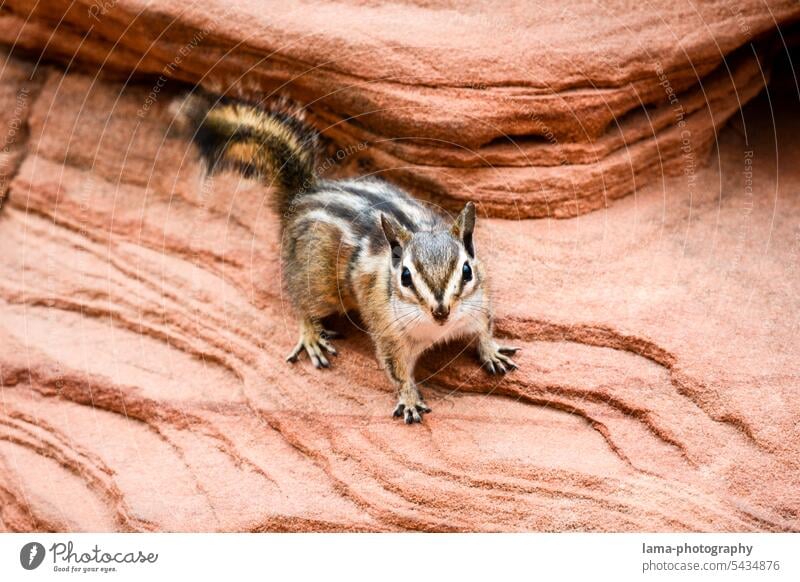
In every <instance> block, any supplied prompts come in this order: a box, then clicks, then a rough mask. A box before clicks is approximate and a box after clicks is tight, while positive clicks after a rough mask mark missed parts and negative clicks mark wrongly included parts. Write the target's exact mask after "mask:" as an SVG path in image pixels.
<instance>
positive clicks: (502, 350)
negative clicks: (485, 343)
mask: <svg viewBox="0 0 800 582" xmlns="http://www.w3.org/2000/svg"><path fill="white" fill-rule="evenodd" d="M521 349H522V348H514V347H510V346H500V347H498V348H497V351H498V352H500V353H501V354H508V355H509V356H513V355H514V354H516V353H517V352H518V351H520V350H521Z"/></svg>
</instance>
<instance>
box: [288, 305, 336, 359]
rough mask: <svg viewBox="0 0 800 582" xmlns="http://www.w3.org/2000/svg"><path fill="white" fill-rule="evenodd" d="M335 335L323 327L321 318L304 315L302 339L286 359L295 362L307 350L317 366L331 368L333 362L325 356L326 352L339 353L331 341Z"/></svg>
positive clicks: (301, 322)
mask: <svg viewBox="0 0 800 582" xmlns="http://www.w3.org/2000/svg"><path fill="white" fill-rule="evenodd" d="M334 335H335V334H334V333H333V332H329V331H327V330H325V329H323V327H322V324H321V323H320V322H319V320H317V319H313V318H310V317H304V318H303V319H301V320H300V339H299V340H298V341H297V344H296V345H295V346H294V349H293V350H292V351H291V353H290V354H289V356H288V357H287V358H286V361H287V362H291V363H295V362H296V361H297V360H298V359H299V357H300V354H302V353H303V351H305V352H306V353H307V354H308V357H309V358H310V359H311V363H312V364H314V367H315V368H329V367H330V365H331V363H330V360H328V358H327V357H326V356H325V352H327V353H329V354H331V355H332V356H335V355H336V354H337V352H336V348H334V347H333V345H332V344H331V342H330V341H329V340H330V338H331V337H333V336H334Z"/></svg>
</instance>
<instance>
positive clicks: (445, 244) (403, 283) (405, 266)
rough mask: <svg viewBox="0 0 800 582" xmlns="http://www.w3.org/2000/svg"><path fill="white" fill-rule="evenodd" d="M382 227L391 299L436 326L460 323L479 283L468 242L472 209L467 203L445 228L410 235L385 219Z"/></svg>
mask: <svg viewBox="0 0 800 582" xmlns="http://www.w3.org/2000/svg"><path fill="white" fill-rule="evenodd" d="M381 226H382V227H383V233H384V234H385V235H386V240H387V241H389V245H390V247H391V250H392V254H391V257H392V266H391V274H392V280H393V282H394V284H393V285H392V289H393V295H394V297H396V298H397V299H398V300H399V301H401V302H403V303H406V304H411V305H416V306H418V308H419V311H421V312H422V313H423V314H424V316H425V317H428V318H430V320H431V321H433V322H435V323H437V324H439V325H445V324H446V323H448V322H449V321H452V320H454V319H457V318H460V317H461V315H462V314H463V313H462V312H463V308H464V307H469V303H468V301H469V298H470V297H471V296H473V295H475V293H476V292H477V291H478V290H479V289H480V287H481V283H482V280H483V276H482V271H481V268H480V265H479V263H478V260H477V258H476V256H475V245H474V243H473V240H472V234H473V231H474V230H475V205H474V204H473V203H472V202H468V203H467V205H466V206H465V207H464V210H462V211H461V214H459V215H458V217H457V218H456V220H455V222H454V223H453V224H452V226H451V227H450V228H443V229H441V230H433V231H421V232H415V233H411V232H409V231H408V230H406V229H405V228H403V227H402V226H401V225H400V224H399V223H398V222H397V221H396V220H394V219H393V218H391V217H389V216H387V215H381ZM465 303H466V305H465Z"/></svg>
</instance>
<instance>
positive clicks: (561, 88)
mask: <svg viewBox="0 0 800 582" xmlns="http://www.w3.org/2000/svg"><path fill="white" fill-rule="evenodd" d="M798 18H800V4H798V2H797V0H743V1H736V2H732V1H731V0H702V1H696V0H691V1H690V0H679V1H677V2H639V1H632V0H604V1H603V2H597V1H596V0H577V1H572V2H568V3H565V2H560V1H546V2H536V3H535V4H533V5H532V4H531V3H530V2H529V1H528V0H518V1H513V2H486V1H484V0H476V1H473V2H467V3H464V2H434V3H426V2H419V3H417V2H408V3H400V4H398V3H390V4H386V5H381V4H380V3H374V2H347V3H342V2H314V3H307V2H299V3H298V2H263V1H256V0H237V1H236V2H230V1H229V0H209V1H206V2H202V3H200V2H191V3H188V4H187V2H185V1H184V0H161V1H159V2H158V7H157V9H156V8H155V7H154V5H153V4H152V3H151V2H146V1H145V0H69V1H67V0H43V1H40V2H36V3H31V2H30V1H29V0H8V1H7V2H6V3H5V4H4V12H2V13H0V41H3V42H5V43H7V44H13V45H14V46H17V47H19V48H20V49H28V50H30V51H31V52H32V53H33V54H35V55H36V56H37V58H38V57H39V56H40V55H44V56H45V58H49V59H56V60H59V61H61V62H63V63H69V64H70V65H71V66H73V67H77V68H80V67H84V68H88V69H90V70H91V71H92V74H94V73H95V72H96V71H98V70H99V71H101V72H102V74H104V75H113V76H116V77H118V78H120V79H123V80H126V81H130V80H131V79H132V78H136V77H138V76H140V75H164V76H165V77H167V78H170V79H180V80H183V81H188V82H191V83H193V84H194V83H200V84H201V85H203V86H205V87H207V88H209V89H211V90H213V91H215V92H225V93H228V94H232V95H236V96H242V97H247V98H250V99H262V98H264V97H265V96H266V95H269V94H271V93H273V92H276V91H279V92H281V93H287V94H289V95H291V96H293V97H295V98H296V99H298V100H299V101H301V102H303V103H305V104H307V106H308V107H309V108H310V110H311V112H312V113H313V114H314V116H315V118H316V120H315V121H316V124H317V125H318V127H319V128H320V129H321V130H323V133H324V134H325V135H326V136H328V137H330V138H331V139H332V140H334V141H335V142H337V143H338V144H340V145H342V146H348V147H349V148H354V149H352V150H348V151H352V153H351V154H350V155H348V162H349V163H350V164H351V165H352V166H353V167H359V168H360V169H362V170H364V169H372V170H374V171H379V172H385V173H387V174H388V175H390V176H392V177H393V178H394V179H395V180H396V181H400V182H402V183H404V184H406V185H408V186H410V187H414V188H415V189H416V190H417V193H418V194H419V195H421V196H425V197H428V198H430V199H433V200H435V201H436V202H438V203H440V204H442V205H444V206H447V207H448V208H450V209H451V210H454V209H456V208H458V207H460V206H462V205H463V203H464V201H466V200H468V199H474V198H479V199H480V200H482V202H483V204H484V210H485V211H486V212H487V213H488V214H489V215H491V216H496V217H504V218H528V217H537V218H540V217H552V216H557V217H567V216H575V215H579V214H583V213H586V212H589V211H592V210H597V209H602V208H606V207H608V206H609V205H610V204H611V203H612V202H613V200H615V199H617V198H621V197H624V196H627V195H630V194H631V193H632V192H634V191H636V189H637V188H639V187H641V186H642V185H643V184H645V183H648V182H654V181H658V180H660V179H661V177H662V176H664V175H665V174H668V175H674V174H680V173H681V172H682V170H683V163H682V161H681V151H680V147H681V145H682V141H683V139H682V134H683V132H684V131H686V130H688V131H690V132H691V133H692V137H691V140H692V142H693V149H694V153H695V155H696V156H697V159H698V163H705V161H706V160H707V158H708V155H709V153H710V151H711V148H712V145H713V141H714V136H715V135H716V133H717V131H718V129H719V128H720V127H721V126H722V125H724V123H725V122H726V120H727V119H728V118H729V117H730V116H731V115H733V114H734V113H735V112H736V111H737V110H738V109H739V108H740V107H741V105H743V104H744V103H746V102H747V101H748V100H749V99H751V98H752V97H753V96H754V95H755V94H756V93H758V91H759V90H761V89H762V88H763V87H764V84H765V82H766V79H767V78H768V77H769V63H771V61H772V57H773V55H774V54H775V52H776V51H781V50H783V49H784V48H785V43H786V39H785V38H784V37H781V36H780V35H776V34H775V32H774V31H775V28H776V27H777V26H779V25H782V26H785V25H787V24H789V23H792V22H796V21H797V20H798ZM676 99H677V100H676ZM684 124H685V125H684ZM359 144H369V146H370V147H369V152H368V153H367V152H364V151H363V150H362V149H359V148H358V146H359Z"/></svg>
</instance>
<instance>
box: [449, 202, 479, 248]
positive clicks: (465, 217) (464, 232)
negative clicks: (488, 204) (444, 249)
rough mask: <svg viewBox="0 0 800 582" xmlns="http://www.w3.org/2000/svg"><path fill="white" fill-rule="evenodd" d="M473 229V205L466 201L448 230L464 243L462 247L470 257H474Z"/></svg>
mask: <svg viewBox="0 0 800 582" xmlns="http://www.w3.org/2000/svg"><path fill="white" fill-rule="evenodd" d="M474 230H475V205H474V204H473V203H472V202H467V205H466V206H465V207H464V210H462V211H461V214H459V215H458V218H456V221H455V222H454V223H453V227H452V228H451V229H450V231H451V232H452V233H453V236H455V237H456V238H458V239H460V240H461V242H462V243H464V248H465V249H466V250H467V253H468V254H469V256H470V257H473V258H474V257H475V245H474V244H473V243H472V233H473V231H474Z"/></svg>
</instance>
